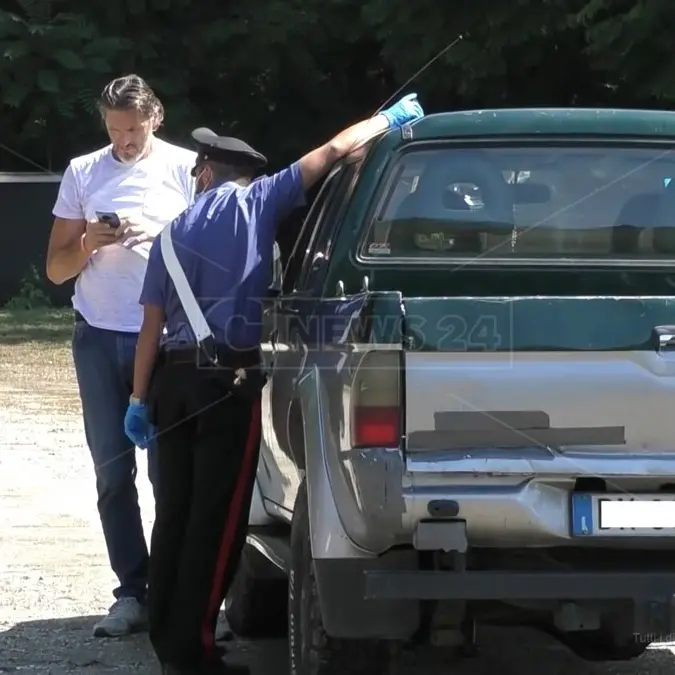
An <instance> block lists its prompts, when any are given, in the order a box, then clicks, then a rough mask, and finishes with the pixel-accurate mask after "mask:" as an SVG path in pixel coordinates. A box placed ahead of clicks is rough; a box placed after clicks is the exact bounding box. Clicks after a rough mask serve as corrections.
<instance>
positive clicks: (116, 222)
mask: <svg viewBox="0 0 675 675" xmlns="http://www.w3.org/2000/svg"><path fill="white" fill-rule="evenodd" d="M96 217H97V218H98V219H99V220H100V221H101V222H102V223H107V224H108V225H109V226H110V227H112V228H113V229H114V230H116V229H117V228H118V227H119V226H120V224H121V223H120V217H119V216H118V215H117V214H116V213H112V212H109V211H96Z"/></svg>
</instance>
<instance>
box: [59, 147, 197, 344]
mask: <svg viewBox="0 0 675 675" xmlns="http://www.w3.org/2000/svg"><path fill="white" fill-rule="evenodd" d="M196 156H197V154H196V153H195V152H192V151H191V150H186V149H185V148H181V147H179V146H177V145H172V144H171V143H167V142H166V141H162V140H160V139H159V138H154V139H153V141H152V152H151V153H150V154H149V155H148V156H147V157H146V158H144V159H142V160H140V161H139V162H137V163H136V164H123V163H122V162H118V161H117V160H116V159H115V158H114V157H113V155H112V146H110V145H109V146H107V147H105V148H102V149H101V150H96V151H95V152H92V153H90V154H88V155H83V156H82V157H76V158H75V159H73V160H71V162H70V164H69V166H68V168H67V169H66V171H65V173H64V174H63V178H62V179H61V185H60V187H59V194H58V197H57V200H56V204H55V205H54V209H53V211H52V213H53V214H54V216H56V217H57V218H67V219H69V220H80V219H85V220H94V219H95V218H96V211H108V212H110V211H113V212H115V213H117V214H118V215H119V217H120V219H122V220H124V219H128V220H129V221H131V222H132V223H135V224H139V225H140V224H143V225H147V226H149V228H150V229H151V230H152V233H153V234H155V235H157V234H159V232H161V230H162V229H163V228H164V226H165V225H168V224H169V223H171V222H172V221H173V220H174V219H175V218H176V217H177V216H178V215H180V214H181V213H182V212H183V211H184V210H185V209H186V208H187V207H188V206H189V205H190V204H191V203H192V201H193V199H194V191H195V180H194V178H193V177H192V176H191V175H190V172H191V171H192V168H193V166H194V164H195V159H196ZM150 245H151V242H145V243H142V244H137V245H136V246H133V247H131V248H130V247H125V246H123V245H121V244H111V245H110V246H104V247H103V248H101V249H100V250H98V251H96V252H95V253H94V254H93V255H92V256H91V258H90V259H89V262H88V263H87V265H86V266H85V268H84V269H83V270H82V272H81V273H80V275H79V276H78V278H77V281H76V282H75V294H74V295H73V307H74V308H75V309H76V310H77V311H78V312H80V314H82V316H83V317H84V319H85V320H86V321H87V322H88V323H89V324H90V325H92V326H95V327H96V328H103V329H106V330H116V331H123V332H130V333H137V332H138V331H139V330H140V328H141V323H142V316H143V310H142V307H141V306H140V305H139V302H138V301H139V298H140V295H141V288H142V286H143V279H144V277H145V269H146V267H147V259H148V254H149V251H150Z"/></svg>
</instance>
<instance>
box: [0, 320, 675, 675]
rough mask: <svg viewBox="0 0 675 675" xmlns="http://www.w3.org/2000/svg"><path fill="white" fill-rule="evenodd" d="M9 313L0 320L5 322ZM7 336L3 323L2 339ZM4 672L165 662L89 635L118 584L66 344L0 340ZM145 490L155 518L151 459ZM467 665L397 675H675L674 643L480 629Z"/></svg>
mask: <svg viewBox="0 0 675 675" xmlns="http://www.w3.org/2000/svg"><path fill="white" fill-rule="evenodd" d="M1 321H2V317H1V316H0V324H1ZM2 339H3V332H2V326H1V325H0V341H2ZM0 398H1V399H2V402H3V406H2V410H0V429H2V434H1V436H0V513H1V514H2V518H0V598H2V602H1V603H0V673H10V672H11V673H14V672H16V673H20V672H27V673H35V674H39V675H42V674H44V675H47V674H53V675H57V674H58V675H60V674H62V673H69V674H78V675H85V674H86V675H97V674H99V673H101V674H102V673H106V672H114V673H115V674H116V675H122V674H127V673H128V674H129V675H131V674H132V673H133V674H135V675H145V674H146V673H155V672H158V671H157V667H156V665H155V662H154V660H153V658H152V654H151V652H150V649H149V645H148V642H147V636H145V635H137V636H133V637H130V638H128V639H121V640H101V639H98V640H97V639H93V638H91V637H90V636H91V628H92V625H93V624H94V622H95V621H96V619H97V618H98V617H99V616H101V614H103V613H104V612H105V610H106V609H107V607H108V605H109V604H110V602H111V599H112V598H111V594H110V591H111V589H112V587H113V584H114V579H113V576H112V574H111V572H110V569H109V567H108V564H107V558H106V554H105V548H104V546H103V540H102V536H101V534H100V525H99V522H98V514H97V512H96V506H95V504H96V498H95V491H94V481H93V469H92V466H91V462H90V458H89V455H88V452H87V450H86V448H85V446H84V435H83V431H82V426H81V421H80V417H79V400H78V397H77V391H76V389H75V383H74V375H73V373H72V367H71V364H70V357H69V353H68V350H67V348H66V347H65V345H64V341H63V336H61V340H60V341H59V340H58V339H55V338H51V342H49V343H47V344H38V343H33V344H32V345H29V344H26V343H25V342H21V341H15V343H14V344H8V343H7V342H5V343H2V342H0ZM139 463H140V464H141V470H140V471H139V476H140V478H139V490H140V495H141V503H142V507H143V510H144V515H145V519H146V523H148V530H147V531H148V533H149V517H150V514H151V512H152V505H151V499H150V490H149V486H148V482H147V477H146V471H145V463H144V457H143V456H142V454H141V453H139ZM479 644H480V652H479V655H478V656H477V657H476V658H474V659H470V660H466V661H464V662H462V663H461V664H457V663H452V662H444V659H443V658H442V657H440V655H439V654H438V653H427V654H425V653H422V654H416V655H414V656H408V657H407V658H406V659H405V660H404V661H403V662H401V663H399V664H397V667H396V668H395V671H396V672H397V675H412V674H413V673H414V674H415V675H432V674H434V675H435V674H436V673H438V674H439V675H440V673H450V672H452V673H455V674H456V675H494V673H495V672H498V673H499V674H500V675H526V674H527V673H528V672H529V673H532V675H540V674H541V673H543V672H546V673H547V675H573V674H574V675H609V674H610V673H616V674H618V675H661V674H663V675H667V674H668V675H669V674H670V673H673V672H675V645H674V647H673V648H671V646H669V645H655V646H654V648H652V649H651V650H650V651H649V652H648V653H647V654H646V655H645V656H643V657H641V658H640V659H638V660H636V661H634V662H632V663H627V664H595V665H589V664H586V663H584V662H581V661H579V660H578V659H576V658H575V657H573V656H572V655H571V654H569V653H568V652H567V651H566V650H565V649H564V648H562V647H561V646H559V645H558V644H556V643H554V642H552V641H550V640H548V639H546V638H543V637H542V636H540V635H538V634H536V633H531V632H529V631H520V630H518V631H507V630H504V631H489V630H484V631H481V632H480V633H479ZM233 649H234V651H235V652H237V653H239V654H240V655H241V659H239V660H244V661H245V662H248V663H249V664H250V665H251V666H252V670H253V673H257V674H259V675H284V673H286V665H285V664H286V646H285V644H284V641H275V642H263V643H250V642H237V643H236V644H235V645H233Z"/></svg>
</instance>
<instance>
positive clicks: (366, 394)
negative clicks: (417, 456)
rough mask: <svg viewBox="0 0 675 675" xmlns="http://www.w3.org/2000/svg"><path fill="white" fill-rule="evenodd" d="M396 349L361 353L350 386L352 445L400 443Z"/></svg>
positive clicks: (399, 372)
mask: <svg viewBox="0 0 675 675" xmlns="http://www.w3.org/2000/svg"><path fill="white" fill-rule="evenodd" d="M400 363H401V361H400V352H395V351H392V352H389V351H372V352H367V353H366V354H364V355H363V357H362V359H361V361H360V363H359V365H358V367H357V369H356V373H355V374H354V379H353V381H352V389H351V416H350V426H351V437H352V438H351V440H352V448H369V447H371V448H372V447H398V446H399V445H400V443H401V432H402V430H401V371H400Z"/></svg>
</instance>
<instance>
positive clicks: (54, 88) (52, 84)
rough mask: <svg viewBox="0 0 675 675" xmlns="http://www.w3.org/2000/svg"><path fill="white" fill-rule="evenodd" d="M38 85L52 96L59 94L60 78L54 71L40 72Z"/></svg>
mask: <svg viewBox="0 0 675 675" xmlns="http://www.w3.org/2000/svg"><path fill="white" fill-rule="evenodd" d="M37 85H38V87H40V89H42V91H46V92H48V93H50V94H58V93H59V89H60V87H59V76H58V75H57V74H56V73H55V72H54V71H52V70H40V71H38V74H37Z"/></svg>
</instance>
